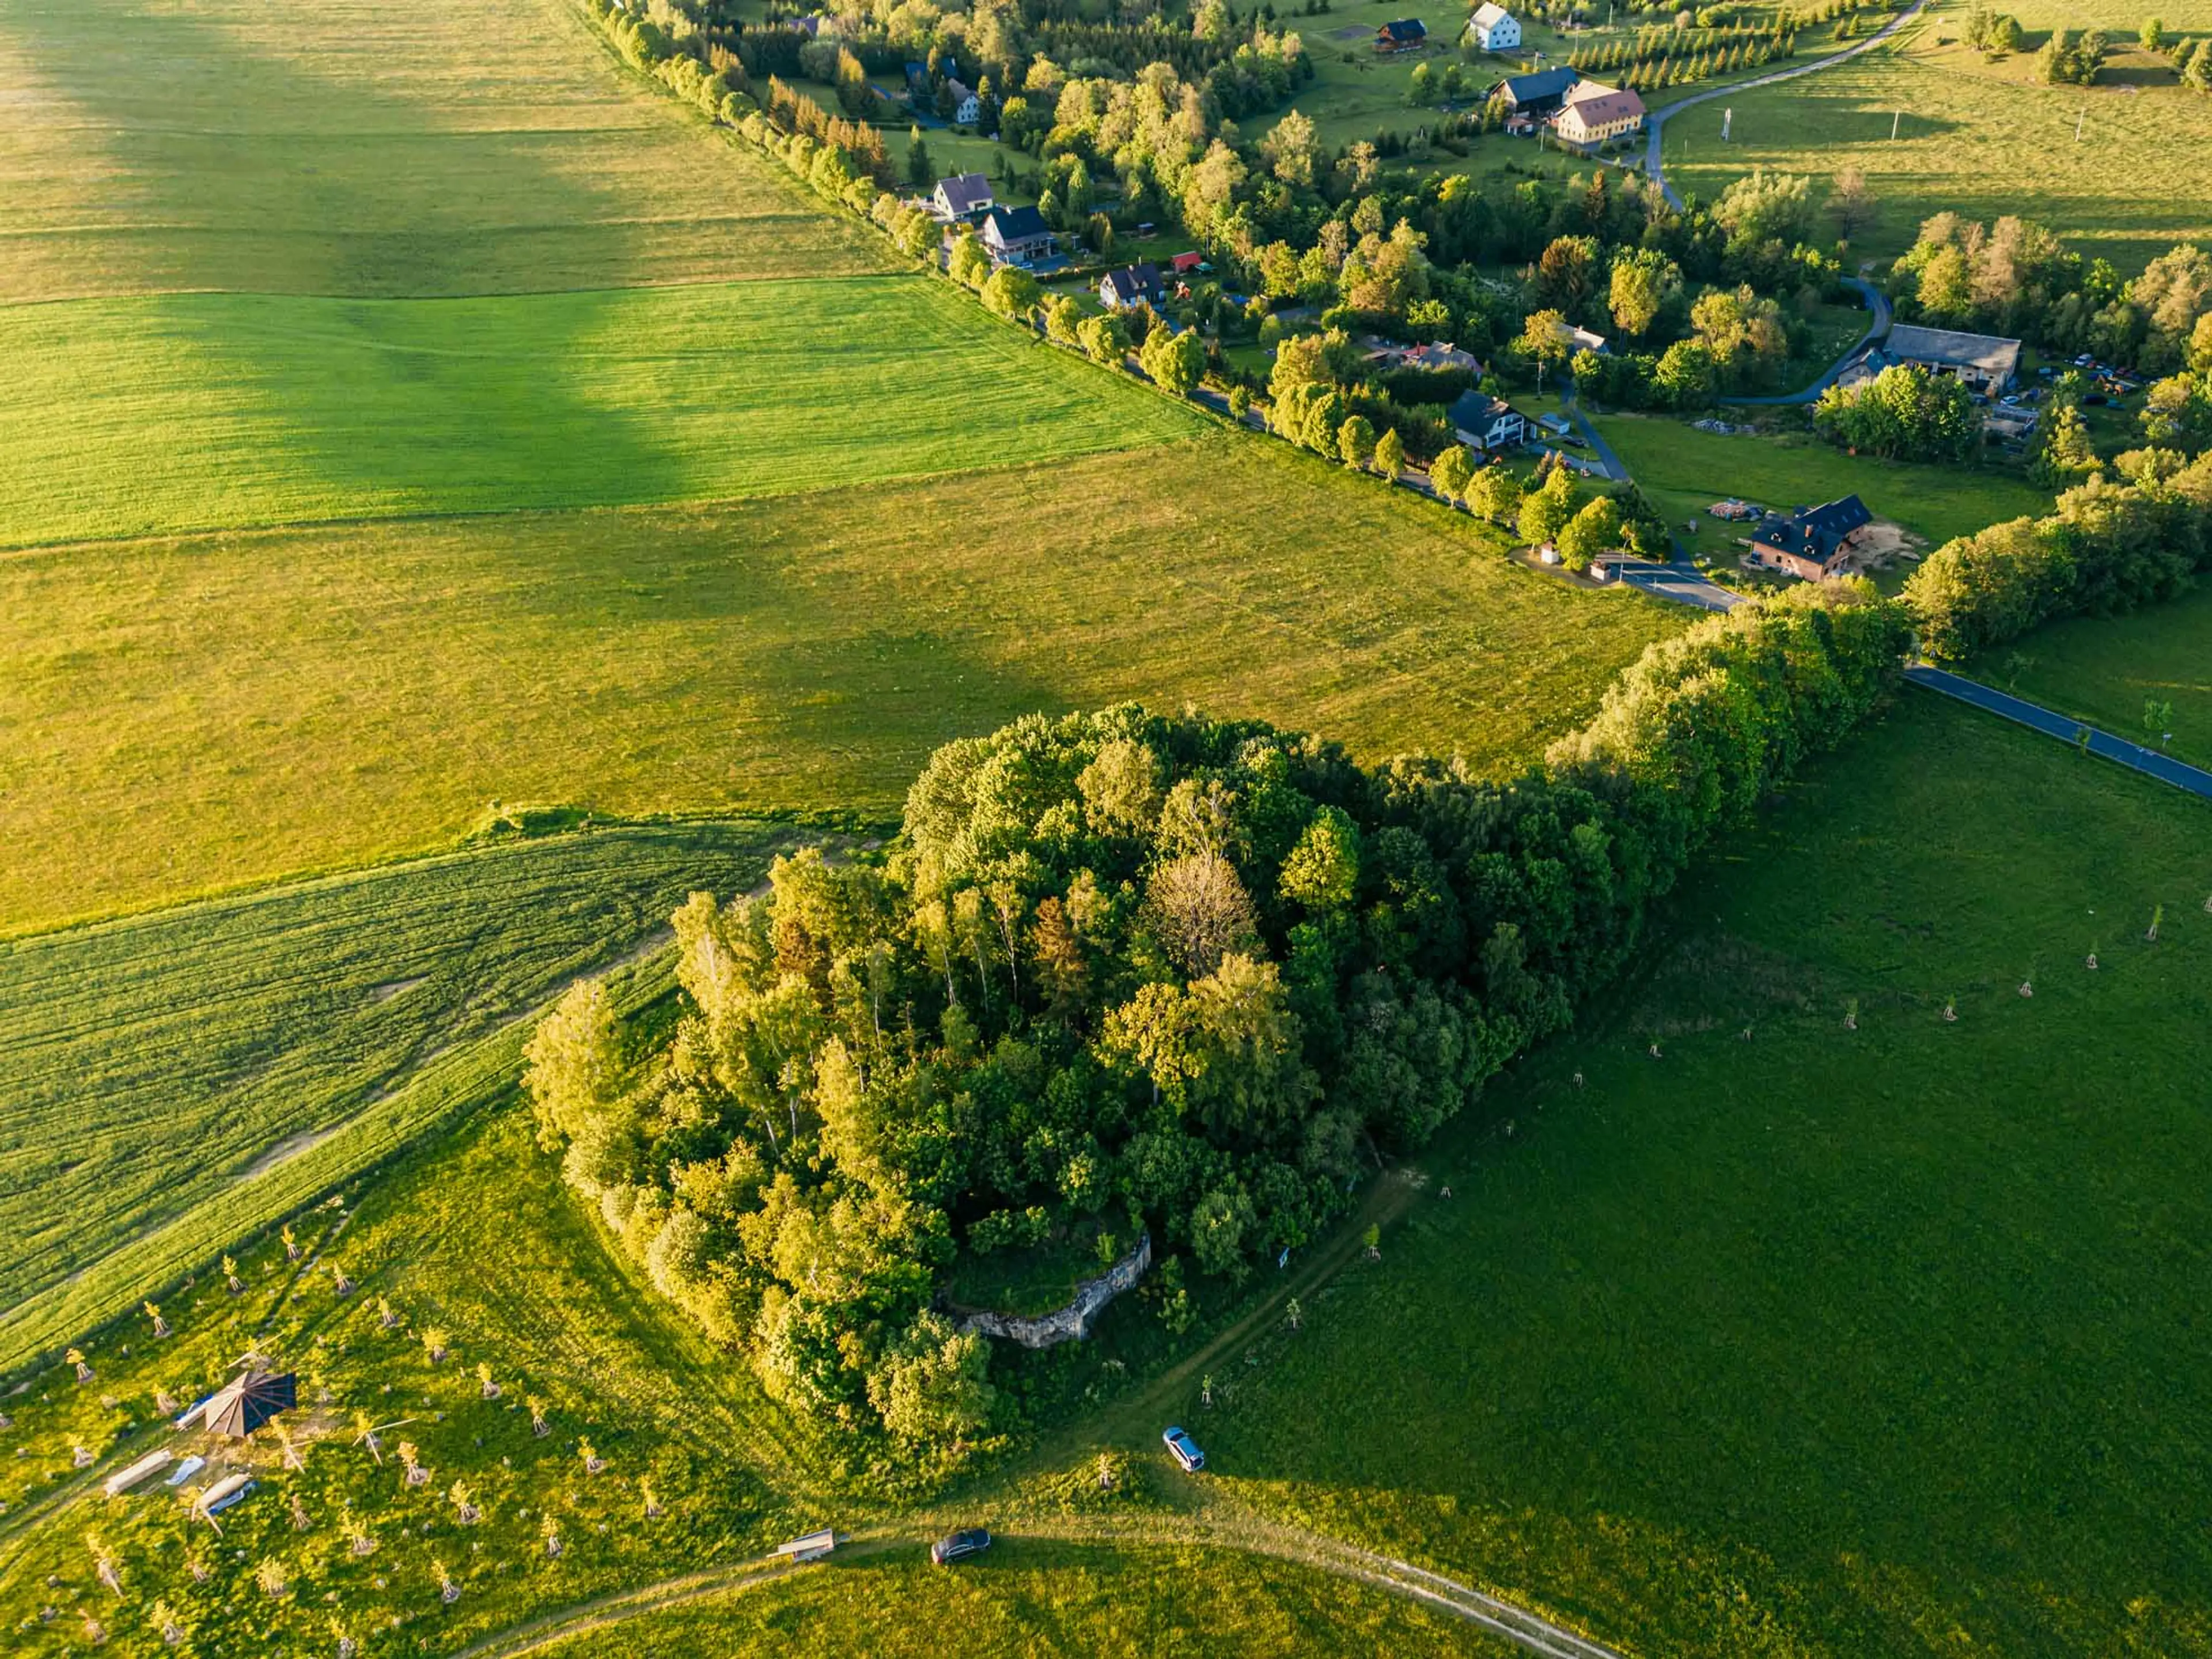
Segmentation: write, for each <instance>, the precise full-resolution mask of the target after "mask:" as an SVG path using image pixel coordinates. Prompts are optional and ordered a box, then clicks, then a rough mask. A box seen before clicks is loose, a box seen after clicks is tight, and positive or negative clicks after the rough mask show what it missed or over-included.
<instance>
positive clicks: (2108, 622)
mask: <svg viewBox="0 0 2212 1659" xmlns="http://www.w3.org/2000/svg"><path fill="white" fill-rule="evenodd" d="M1969 671H1970V672H1972V674H1974V675H1975V676H1976V677H1977V678H1980V679H1984V680H1986V681H1988V682H1989V683H1990V684H1993V685H2001V686H2004V687H2006V688H2007V689H2008V690H2014V691H2017V692H2018V693H2019V694H2020V695H2021V696H2023V697H2027V698H2031V699H2033V701H2035V702H2039V703H2043V704H2045V706H2047V707H2049V708H2057V709H2061V710H2063V711H2064V712H2065V713H2067V714H2074V715H2077V716H2079V717H2080V718H2081V719H2082V720H2088V721H2090V722H2092V723H2093V724H2094V725H2096V726H2101V727H2103V728H2104V729H2105V730H2106V731H2108V732H2116V733H2118V735H2119V736H2121V737H2124V738H2133V739H2135V740H2136V742H2138V743H2142V742H2153V741H2155V738H2154V736H2153V734H2151V733H2150V732H2148V731H2147V730H2146V728H2145V726H2144V725H2143V705H2144V704H2145V703H2147V702H2161V703H2171V704H2172V706H2173V723H2172V726H2170V727H2166V728H2163V729H2166V730H2170V731H2172V733H2173V741H2172V743H2171V744H2167V745H2166V748H2167V750H2168V752H2169V753H2171V754H2172V755H2174V756H2176V757H2179V759H2182V760H2185V761H2187V762H2189V763H2191V765H2194V766H2201V767H2204V768H2207V769H2212V592H2205V591H2203V590H2201V589H2200V590H2199V591H2198V592H2194V593H2191V594H2190V595H2189V596H2188V597H2186V598H2185V599H2178V600H2176V601H2175V602H2174V603H2173V604H2172V605H2158V606H2154V607H2152V608H2151V609H2148V610H2145V611H2136V612H2134V613H2132V614H2130V615H2128V616H2124V617H2074V618H2069V619H2068V620H2066V621H2063V622H2056V623H2051V624H2049V625H2048V626H2046V627H2044V628H2041V629H2037V630H2036V632H2034V633H2033V634H2031V635H2028V636H2027V638H2025V639H2022V640H2018V641H2015V642H2014V643H2012V644H2011V645H2008V646H2000V647H1997V648H1996V650H1994V651H1990V652H1988V653H1984V656H1983V657H1982V659H1980V660H1979V661H1978V662H1976V663H1975V664H1974V665H1972V668H1971V669H1970V670H1969Z"/></svg>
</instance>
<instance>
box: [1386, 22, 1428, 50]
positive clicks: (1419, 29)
mask: <svg viewBox="0 0 2212 1659" xmlns="http://www.w3.org/2000/svg"><path fill="white" fill-rule="evenodd" d="M1428 38H1429V26H1428V25H1427V24H1426V23H1424V22H1423V21H1421V20H1420V19H1419V18H1418V17H1401V18H1400V19H1399V20H1398V21H1396V22H1395V23H1385V24H1383V26H1382V27H1380V28H1378V29H1376V31H1375V50H1376V51H1377V52H1413V51H1415V50H1417V49H1418V48H1419V46H1420V45H1421V43H1422V42H1423V41H1425V40H1427V39H1428Z"/></svg>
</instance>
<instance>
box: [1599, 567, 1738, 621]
mask: <svg viewBox="0 0 2212 1659" xmlns="http://www.w3.org/2000/svg"><path fill="white" fill-rule="evenodd" d="M1614 572H1615V578H1616V580H1620V581H1621V582H1624V583H1626V585H1627V586H1630V587H1633V588H1636V589H1638V590H1639V591H1640V592H1645V593H1649V594H1650V596H1651V597H1652V598H1653V599H1671V600H1673V601H1674V603H1675V604H1676V605H1690V606H1692V607H1693V608H1694V609H1696V610H1699V611H1733V610H1735V608H1736V606H1738V605H1741V604H1742V603H1743V602H1744V596H1743V595H1742V594H1741V593H1738V592H1735V591H1734V590H1733V589H1730V588H1726V587H1723V586H1721V585H1720V584H1719V583H1718V582H1716V581H1712V580H1708V579H1707V577H1706V576H1705V573H1704V572H1703V571H1701V570H1699V568H1697V566H1695V565H1693V564H1688V563H1683V562H1676V563H1673V564H1650V563H1644V562H1637V563H1623V564H1620V565H1616V566H1615V567H1614Z"/></svg>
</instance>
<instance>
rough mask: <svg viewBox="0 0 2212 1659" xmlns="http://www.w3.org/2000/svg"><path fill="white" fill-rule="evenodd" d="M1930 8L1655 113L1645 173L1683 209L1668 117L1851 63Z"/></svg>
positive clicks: (1917, 6)
mask: <svg viewBox="0 0 2212 1659" xmlns="http://www.w3.org/2000/svg"><path fill="white" fill-rule="evenodd" d="M1927 6H1928V0H1912V4H1911V5H1910V6H1908V7H1907V8H1906V9H1905V10H1903V11H1901V12H1899V13H1898V15H1896V16H1894V17H1893V18H1891V19H1890V20H1889V21H1888V22H1887V23H1885V24H1883V25H1882V26H1881V27H1880V28H1879V29H1876V30H1875V32H1874V33H1872V34H1869V36H1867V38H1866V39H1865V40H1859V41H1855V42H1853V43H1852V44H1851V45H1850V46H1846V47H1844V50H1843V51H1841V52H1834V53H1832V54H1830V55H1829V56H1828V57H1826V58H1814V60H1813V61H1812V62H1811V63H1809V64H1796V65H1795V66H1794V67H1792V68H1790V69H1786V70H1776V71H1775V72H1774V73H1773V74H1771V75H1762V76H1758V77H1757V78H1755V79H1753V80H1749V81H1736V82H1731V83H1730V84H1729V85H1728V86H1725V87H1715V88H1713V89H1712V90H1711V92H1699V93H1692V94H1691V95H1690V96H1689V97H1687V98H1682V99H1678V100H1675V101H1674V103H1671V104H1669V105H1668V106H1667V107H1666V108H1664V109H1655V110H1653V111H1652V112H1651V114H1650V119H1649V120H1648V121H1647V122H1646V123H1645V128H1644V130H1645V131H1646V133H1647V134H1648V135H1649V136H1648V137H1647V138H1646V140H1645V142H1644V172H1646V173H1649V174H1650V176H1651V182H1652V183H1653V184H1655V185H1658V186H1659V188H1660V190H1661V191H1662V192H1663V193H1664V194H1665V196H1666V197H1667V200H1668V202H1669V203H1670V204H1672V205H1674V206H1675V207H1678V208H1679V207H1680V206H1681V205H1682V198H1681V197H1680V196H1678V195H1676V194H1675V192H1674V185H1670V184H1668V182H1667V168H1666V165H1665V163H1664V162H1663V161H1662V160H1661V158H1660V154H1659V149H1660V144H1661V141H1662V138H1663V137H1664V136H1665V133H1666V130H1667V118H1668V116H1670V115H1680V113H1681V112H1683V111H1684V110H1686V109H1694V108H1696V107H1697V106H1699V104H1710V103H1711V102H1712V101H1713V100H1714V99H1716V98H1732V97H1734V96H1735V94H1737V93H1740V92H1749V91H1750V90H1751V89H1752V88H1753V87H1771V86H1772V85H1773V84H1774V83H1775V82H1778V81H1794V80H1796V78H1797V77H1798V76H1801V75H1811V74H1814V72H1815V71H1817V70H1824V69H1832V68H1834V67H1835V66H1836V65H1837V64H1844V63H1849V62H1850V60H1851V59H1852V58H1856V57H1857V56H1858V55H1859V54H1860V53H1861V52H1869V51H1871V50H1873V49H1874V48H1875V47H1876V46H1880V45H1881V43H1882V42H1883V41H1885V40H1889V39H1890V38H1891V37H1892V36H1893V35H1894V34H1896V33H1897V32H1898V31H1899V29H1901V28H1903V27H1905V25H1906V24H1908V23H1910V22H1911V21H1913V20H1914V19H1915V18H1917V17H1918V16H1919V15H1920V14H1921V13H1922V12H1923V11H1924V10H1926V9H1927Z"/></svg>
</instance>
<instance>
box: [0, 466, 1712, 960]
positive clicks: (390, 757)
mask: <svg viewBox="0 0 2212 1659" xmlns="http://www.w3.org/2000/svg"><path fill="white" fill-rule="evenodd" d="M1109 507H1110V509H1111V510H1110V511H1108V510H1105V509H1107V508H1109ZM1684 621H1686V613H1682V612H1680V611H1676V610H1675V609H1674V608H1673V607H1669V606H1666V605H1659V604H1657V603H1656V602H1650V601H1645V600H1644V599H1640V598H1638V597H1635V596H1631V595H1625V594H1621V595H1614V594H1605V595H1592V594H1589V593H1581V592H1573V591H1571V590H1570V589H1568V588H1567V587H1566V586H1564V585H1563V584H1560V583H1557V582H1554V581H1552V580H1548V579H1547V578H1544V577H1541V576H1539V575H1536V574H1533V573H1530V572H1528V571H1525V570H1522V569H1520V568H1517V567H1515V566H1512V565H1510V564H1509V563H1508V562H1505V561H1504V560H1503V559H1501V558H1499V557H1498V556H1497V543H1496V541H1495V538H1489V537H1486V535H1485V534H1484V533H1483V532H1480V530H1479V529H1478V528H1477V527H1476V526H1474V524H1473V523H1472V521H1470V520H1468V519H1466V518H1465V517H1464V516H1457V517H1455V516H1448V515H1446V514H1444V513H1440V512H1438V511H1437V510H1436V509H1435V508H1434V507H1430V506H1429V505H1427V504H1426V503H1423V502H1419V501H1414V500H1413V498H1412V497H1411V496H1409V495H1407V494H1406V493H1405V492H1403V491H1392V490H1389V489H1384V488H1383V487H1382V486H1381V485H1380V484H1378V483H1375V482H1374V481H1373V480H1371V479H1361V478H1352V477H1346V475H1345V474H1344V473H1343V472H1342V471H1341V470H1340V469H1338V468H1334V467H1330V466H1328V465H1324V464H1322V463H1321V462H1319V461H1317V460H1314V459H1310V458H1307V457H1303V456H1299V455H1297V454H1295V453H1291V452H1290V451H1288V450H1287V449H1285V448H1284V447H1280V446H1276V445H1272V444H1264V443H1260V442H1247V441H1239V440H1237V439H1236V438H1234V437H1232V436H1231V435H1226V434H1222V435H1212V436H1208V437H1206V438H1204V439H1200V440H1198V441H1194V442H1192V443H1189V444H1185V445H1179V446H1170V447H1164V448H1158V449H1152V450H1145V451H1138V452H1133V453H1125V454H1121V455H1114V456H1100V457H1092V458H1088V459H1078V460H1073V461H1066V462H1060V463H1055V464H1053V465H1033V466H1027V467H1022V468H1018V469H1013V470H1010V471H1005V472H1000V473H987V474H970V475H965V476H959V477H945V478H939V479H934V480H931V481H928V482H926V483H908V484H903V485H901V486H898V487H896V488H895V489H883V488H866V489H847V490H837V491H829V492H824V493H822V494H818V495H805V496H787V497H783V498H781V499H775V500H764V501H751V502H738V503H731V504H726V505H720V506H714V507H682V508H654V509H650V510H631V511H622V512H601V513H555V514H532V515H514V516H508V517H502V518H496V519H483V520H445V521H429V522H414V523H398V524H381V525H379V524H370V525H361V526H331V527H325V528H319V529H315V530H311V531H301V532H268V533H263V534H255V535H242V536H215V537H195V538H180V539H176V540H169V541H160V542H143V543H127V544H125V543H116V544H101V545H95V546H88V547H78V548H63V549H54V550H46V551H41V552H38V553H33V554H23V555H19V556H15V557H12V558H8V559H0V656H4V657H5V659H7V660H8V661H9V664H10V665H11V671H10V672H9V675H7V676H6V677H4V678H0V789H4V791H5V793H6V796H7V799H8V803H9V809H8V810H9V827H10V834H11V837H12V840H13V842H14V848H15V853H16V854H17V856H15V857H14V858H11V859H9V860H7V861H6V862H5V864H4V866H0V927H9V928H16V929H21V928H25V927H33V926H51V925H52V924H53V923H54V922H56V921H61V920H64V919H66V918H70V917H76V916H83V915H100V914H106V913H110V912H112V911H114V910H116V909H118V908H136V907H143V906H144V905H147V904H149V903H154V902H161V901H164V900H169V899H173V898H176V897H179V896H185V895H191V894H199V893H205V892H208V891H210V890H216V889H220V888H223V887H228V886H234V885H236V884H240V883H243V882H252V881H258V880H266V879H269V878H273V877H276V876H278V875H282V874H285V873H288V872H299V871H303V870H319V869H330V868H333V867H336V866H342V865H345V864H351V863H357V862H361V861H364V860H371V859H377V858H386V857H390V856H392V855H394V854H398V853H402V852H406V851H410V850H419V849H421V848H425V847H429V846H435V845H438V844H441V843H442V842H447V841H449V840H450V839H451V838H452V837H453V836H456V835H458V834H459V833H461V832H462V831H464V830H465V829H466V828H467V827H468V825H470V824H471V823H473V822H474V821H475V819H476V817H477V814H478V813H479V812H480V811H482V810H483V803H484V802H485V801H487V800H489V799H501V800H507V801H526V802H538V803H550V802H568V803H574V804H578V805H590V806H592V807H595V808H597V809H599V811H605V812H609V813H614V814H617V815H620V816H626V817H642V816H646V815H647V814H650V813H654V812H659V811H695V812H707V811H713V812H720V811H738V810H752V811H763V810H766V809H767V808H769V807H770V806H777V807H787V808H801V807H803V808H813V809H825V808H836V809H852V810H857V811H863V812H872V813H876V814H878V815H881V816H884V817H893V816H896V810H897V807H898V804H899V803H900V802H902V800H903V799H905V792H906V788H907V786H908V783H909V782H910V781H911V780H912V777H913V775H914V772H915V769H917V768H918V767H919V766H920V765H921V762H922V761H923V760H924V759H925V758H926V757H927V755H928V753H929V751H930V750H932V749H933V748H934V747H935V746H936V745H938V744H940V743H943V742H944V741H945V740H946V739H947V738H952V737H955V736H958V735H962V734H969V733H978V732H988V731H992V730H994V729H995V728H996V727H998V726H1000V725H1002V724H1004V723H1005V722H1006V720H1010V719H1012V718H1013V717H1014V716H1016V715H1018V714H1022V713H1024V712H1026V711H1028V710H1030V709H1036V708H1057V709H1066V708H1078V707H1087V706H1095V705H1098V704H1102V703H1106V702H1113V701H1115V700H1116V699H1121V698H1128V697H1139V698H1143V699H1145V700H1146V701H1149V702H1158V703H1162V704H1165V705H1168V706H1174V705H1176V704H1178V703H1180V702H1182V701H1183V700H1184V699H1185V698H1192V699H1196V700H1198V701H1199V702H1202V703H1203V704H1205V705H1206V707H1208V708H1213V709H1216V710H1218V711H1219V712H1221V713H1223V714H1252V715H1258V716H1261V717H1263V718H1267V719H1270V720H1275V721H1277V722H1279V723H1280V724H1283V725H1285V726H1298V727H1304V728H1309V729H1312V730H1315V731H1319V732H1343V733H1346V734H1349V736H1350V737H1351V738H1352V744H1353V746H1354V747H1355V748H1356V749H1357V750H1358V751H1359V752H1360V753H1362V754H1363V755H1364V756H1367V757H1370V758H1372V757H1379V756H1389V755H1391V754H1395V753H1399V752H1402V751H1407V750H1428V751H1449V750H1453V749H1458V750H1462V751H1464V752H1465V753H1466V754H1467V755H1468V757H1470V758H1471V759H1472V760H1474V762H1475V763H1478V764H1479V765H1480V766H1482V767H1484V768H1486V769H1491V770H1493V771H1495V770H1510V769H1514V768H1516V767H1518V766H1519V765H1521V764H1522V763H1525V762H1527V761H1528V760H1529V759H1530V758H1532V757H1534V754H1535V753H1536V752H1537V750H1539V749H1540V748H1541V745H1542V744H1543V743H1544V742H1546V741H1547V739H1549V738H1551V737H1553V736H1555V735H1557V734H1558V733H1559V732H1562V731H1565V730H1566V729H1568V728H1570V727H1571V726H1574V725H1576V724H1577V723H1578V722H1580V721H1581V720H1583V719H1585V718H1587V717H1588V715H1589V713H1590V712H1591V710H1592V709H1593V708H1595V704H1596V702H1597V698H1598V696H1599V693H1600V691H1601V690H1602V688H1603V686H1604V684H1605V683H1606V682H1607V680H1608V679H1609V678H1611V677H1612V675H1613V674H1614V673H1615V672H1616V671H1619V669H1620V667H1621V666H1622V665H1625V664H1626V663H1627V662H1629V661H1631V660H1632V659H1634V657H1635V656H1636V654H1637V653H1638V652H1639V651H1640V650H1641V649H1642V648H1643V647H1644V645H1645V644H1646V643H1648V642H1649V641H1651V640H1652V639H1654V638H1656V637H1658V636H1660V635H1663V634H1666V633H1668V632H1670V631H1672V630H1673V629H1675V628H1677V627H1679V626H1680V625H1681V624H1682V623H1683V622H1684ZM277 801H281V802H282V803H283V810H282V811H273V810H271V803H272V802H277Z"/></svg>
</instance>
